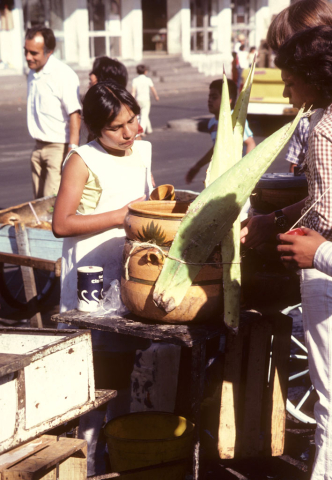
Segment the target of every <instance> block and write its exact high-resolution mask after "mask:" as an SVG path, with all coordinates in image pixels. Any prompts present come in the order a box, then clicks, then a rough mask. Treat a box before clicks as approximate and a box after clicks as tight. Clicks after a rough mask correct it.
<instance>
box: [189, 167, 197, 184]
mask: <svg viewBox="0 0 332 480" xmlns="http://www.w3.org/2000/svg"><path fill="white" fill-rule="evenodd" d="M199 171H200V168H199V167H197V166H196V165H194V166H193V167H191V169H190V170H188V172H187V174H186V183H188V184H189V183H191V182H192V181H193V179H194V178H195V177H196V175H197V174H198V172H199Z"/></svg>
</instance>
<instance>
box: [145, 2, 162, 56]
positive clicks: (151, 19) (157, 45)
mask: <svg viewBox="0 0 332 480" xmlns="http://www.w3.org/2000/svg"><path fill="white" fill-rule="evenodd" d="M142 12H143V51H145V52H146V51H158V52H166V51H167V0H142Z"/></svg>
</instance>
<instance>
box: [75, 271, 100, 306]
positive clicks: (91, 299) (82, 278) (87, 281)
mask: <svg viewBox="0 0 332 480" xmlns="http://www.w3.org/2000/svg"><path fill="white" fill-rule="evenodd" d="M102 297H103V269H102V267H94V266H87V267H79V268H78V269H77V309H78V310H80V311H82V312H92V311H94V310H96V309H97V308H98V305H99V302H100V300H101V299H102Z"/></svg>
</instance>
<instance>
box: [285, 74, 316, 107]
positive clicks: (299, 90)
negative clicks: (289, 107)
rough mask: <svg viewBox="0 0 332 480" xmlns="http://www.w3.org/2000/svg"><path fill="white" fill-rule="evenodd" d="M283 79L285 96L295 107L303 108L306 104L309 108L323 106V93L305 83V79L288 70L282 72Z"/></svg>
mask: <svg viewBox="0 0 332 480" xmlns="http://www.w3.org/2000/svg"><path fill="white" fill-rule="evenodd" d="M281 78H282V80H283V82H284V84H285V87H284V92H283V96H284V97H285V98H289V103H292V104H293V106H294V107H296V108H301V107H302V105H303V104H304V103H305V104H306V107H307V108H309V107H310V106H311V105H313V106H314V107H315V108H317V107H319V106H321V102H322V98H321V93H320V91H319V90H317V88H316V87H314V86H313V85H309V84H307V83H305V81H304V80H303V78H301V77H299V76H298V75H295V74H293V73H291V72H289V71H288V70H284V69H283V70H281Z"/></svg>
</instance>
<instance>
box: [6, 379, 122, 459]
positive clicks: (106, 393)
mask: <svg viewBox="0 0 332 480" xmlns="http://www.w3.org/2000/svg"><path fill="white" fill-rule="evenodd" d="M22 372H24V370H22ZM116 395H117V391H116V390H96V399H95V400H93V401H89V402H87V403H85V404H84V405H81V406H80V407H77V408H73V409H71V410H69V412H66V413H64V414H62V415H60V416H57V417H54V418H52V419H51V420H47V421H45V422H43V423H41V424H40V425H37V426H34V427H32V428H30V429H29V430H26V429H25V428H23V427H24V415H21V417H19V419H18V425H19V430H18V432H17V433H16V434H15V435H14V437H13V438H10V439H8V440H5V441H3V442H2V443H0V449H1V451H3V452H5V451H8V450H11V449H12V448H13V447H16V446H18V445H21V444H22V442H25V441H28V440H32V439H33V438H36V437H38V436H40V434H41V433H44V432H47V431H49V430H51V429H52V428H54V427H57V426H58V425H63V424H64V423H66V422H68V421H71V420H74V419H75V418H78V417H80V416H81V415H83V414H84V413H87V412H90V411H91V410H94V409H95V408H98V407H100V406H101V405H103V404H104V403H106V402H108V401H109V400H111V399H112V398H114V397H116ZM19 406H20V404H19ZM22 413H24V412H22Z"/></svg>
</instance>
